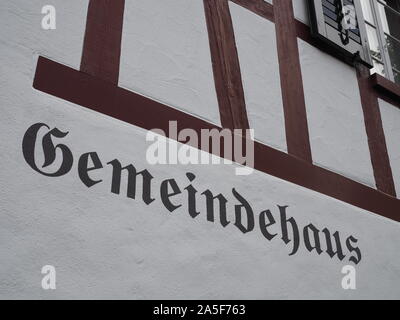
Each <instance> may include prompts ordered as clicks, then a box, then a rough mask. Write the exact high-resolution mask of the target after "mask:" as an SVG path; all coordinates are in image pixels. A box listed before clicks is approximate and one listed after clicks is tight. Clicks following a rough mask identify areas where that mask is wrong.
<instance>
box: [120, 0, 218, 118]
mask: <svg viewBox="0 0 400 320" xmlns="http://www.w3.org/2000/svg"><path fill="white" fill-rule="evenodd" d="M119 85H120V86H122V87H125V88H128V89H130V90H132V91H135V92H137V93H140V94H142V95H145V96H149V97H152V98H153V99H156V100H158V101H161V102H163V103H165V104H167V105H170V106H172V107H175V108H177V109H181V110H183V111H185V112H188V113H191V114H194V115H196V116H199V117H202V118H204V119H206V120H208V121H211V122H213V123H215V124H217V125H220V124H221V121H220V116H219V109H218V102H217V96H216V92H215V85H214V76H213V71H212V65H211V55H210V46H209V40H208V34H207V25H206V21H205V14H204V7H203V1H202V0H191V1H187V0H168V1H159V0H146V1H142V0H129V1H126V4H125V13H124V29H123V34H122V53H121V65H120V78H119Z"/></svg>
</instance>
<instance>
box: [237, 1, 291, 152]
mask: <svg viewBox="0 0 400 320" xmlns="http://www.w3.org/2000/svg"><path fill="white" fill-rule="evenodd" d="M230 10H231V15H232V20H233V26H234V31H235V39H236V46H237V48H238V54H239V60H240V69H241V74H242V80H243V88H244V92H245V99H246V109H247V113H248V118H249V123H250V127H251V128H253V129H254V136H255V138H256V139H257V140H259V141H261V142H263V143H265V144H267V145H270V146H273V147H275V148H277V149H281V150H285V151H286V149H287V147H286V136H285V120H284V115H283V106H282V93H281V85H280V76H279V64H278V53H277V49H276V41H275V25H274V24H273V23H272V22H270V21H268V20H266V19H263V18H261V17H259V16H257V15H255V14H253V13H251V12H250V11H248V10H246V9H244V8H242V7H240V6H238V5H236V4H234V3H231V4H230Z"/></svg>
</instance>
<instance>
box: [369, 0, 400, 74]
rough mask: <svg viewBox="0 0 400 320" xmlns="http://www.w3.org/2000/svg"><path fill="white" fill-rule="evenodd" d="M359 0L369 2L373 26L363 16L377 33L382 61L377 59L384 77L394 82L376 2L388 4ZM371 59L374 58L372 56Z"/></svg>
mask: <svg viewBox="0 0 400 320" xmlns="http://www.w3.org/2000/svg"><path fill="white" fill-rule="evenodd" d="M361 1H369V2H370V7H371V11H372V16H373V19H374V22H375V26H374V25H372V24H371V23H370V22H369V21H368V20H366V19H365V18H364V21H365V23H366V24H367V25H369V26H370V27H372V28H374V29H376V34H377V38H378V43H379V49H380V52H381V55H382V61H379V63H381V64H382V63H383V66H384V70H385V77H386V78H388V79H389V80H391V81H393V82H395V78H394V73H393V69H394V68H393V66H392V63H391V60H390V56H389V52H388V49H387V43H386V37H385V32H384V29H383V26H382V21H381V17H380V15H379V8H378V2H379V3H380V4H382V5H383V6H385V7H389V6H387V5H386V4H385V3H383V2H381V1H380V0H361ZM389 9H390V10H393V11H395V10H394V9H391V8H390V7H389ZM388 36H389V37H391V35H388ZM372 59H374V58H372ZM374 60H375V59H374ZM396 71H397V72H399V74H400V70H397V69H396Z"/></svg>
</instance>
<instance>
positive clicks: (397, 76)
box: [393, 70, 400, 84]
mask: <svg viewBox="0 0 400 320" xmlns="http://www.w3.org/2000/svg"><path fill="white" fill-rule="evenodd" d="M393 75H394V81H395V82H397V83H399V84H400V72H398V71H396V70H393Z"/></svg>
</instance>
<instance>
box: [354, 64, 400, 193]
mask: <svg viewBox="0 0 400 320" xmlns="http://www.w3.org/2000/svg"><path fill="white" fill-rule="evenodd" d="M356 69H357V78H358V84H359V88H360V96H361V102H362V108H363V112H364V122H365V129H366V132H367V136H368V145H369V151H370V155H371V162H372V167H373V170H374V176H375V183H376V187H377V188H378V190H380V191H382V192H385V193H387V194H389V195H391V196H394V197H395V196H396V191H395V186H394V181H393V175H392V168H391V166H390V161H389V155H388V151H387V147H386V139H385V133H384V131H383V125H382V119H381V112H380V109H379V102H378V97H377V93H376V91H375V89H374V87H373V83H372V82H371V81H370V79H369V78H370V73H369V69H368V68H367V67H366V66H364V65H362V64H361V63H359V64H357V65H356Z"/></svg>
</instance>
